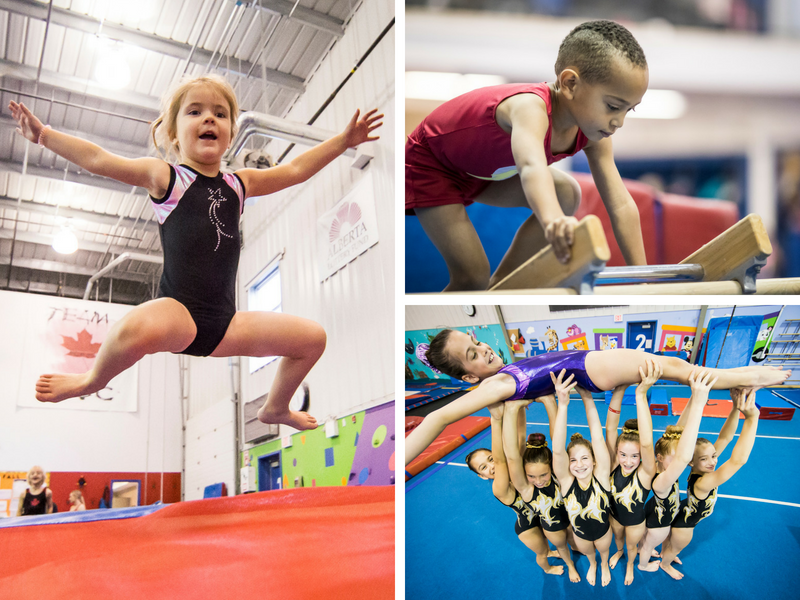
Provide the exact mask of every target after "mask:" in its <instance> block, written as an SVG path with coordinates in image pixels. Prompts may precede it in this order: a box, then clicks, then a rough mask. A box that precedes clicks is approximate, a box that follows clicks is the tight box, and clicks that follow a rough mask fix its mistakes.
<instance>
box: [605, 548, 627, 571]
mask: <svg viewBox="0 0 800 600" xmlns="http://www.w3.org/2000/svg"><path fill="white" fill-rule="evenodd" d="M624 552H625V551H624V550H617V551H616V552H615V553H614V555H613V556H612V557H611V558H609V559H608V566H609V567H611V568H612V569H613V568H614V567H616V566H617V563H618V562H619V559H620V558H622V555H623V554H624Z"/></svg>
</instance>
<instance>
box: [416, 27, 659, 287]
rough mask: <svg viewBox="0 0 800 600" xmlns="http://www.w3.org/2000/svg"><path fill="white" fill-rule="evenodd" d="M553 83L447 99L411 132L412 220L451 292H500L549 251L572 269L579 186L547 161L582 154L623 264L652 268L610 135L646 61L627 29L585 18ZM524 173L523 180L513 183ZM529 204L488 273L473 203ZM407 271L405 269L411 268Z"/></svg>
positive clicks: (564, 48) (564, 47) (637, 89)
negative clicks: (440, 261) (470, 210)
mask: <svg viewBox="0 0 800 600" xmlns="http://www.w3.org/2000/svg"><path fill="white" fill-rule="evenodd" d="M555 75H556V78H555V80H554V81H553V82H551V83H521V84H508V85H500V86H492V87H487V88H482V89H478V90H475V91H472V92H468V93H466V94H464V95H462V96H459V97H457V98H454V99H453V100H450V101H448V102H445V103H444V104H442V105H441V106H439V107H438V108H437V109H436V110H434V111H433V112H432V113H431V114H430V115H428V116H427V117H426V118H425V120H424V121H422V123H420V125H419V126H418V127H417V128H416V129H415V130H414V131H413V132H412V133H411V135H409V136H408V141H407V143H406V155H405V164H406V214H411V215H414V214H415V215H416V216H417V218H418V219H419V222H420V225H421V226H422V229H423V230H424V231H425V234H426V235H427V236H428V237H429V238H430V239H431V241H432V242H433V244H434V246H436V249H437V250H438V251H439V253H440V254H441V255H442V257H443V258H444V260H445V263H446V264H447V270H448V272H449V275H450V282H449V284H448V285H447V287H446V288H445V290H449V291H455V290H480V289H485V288H486V287H487V286H491V285H494V284H495V283H498V282H499V281H501V280H502V279H503V278H504V277H505V276H506V275H508V274H509V273H511V272H512V271H513V270H514V269H515V268H516V267H518V266H519V265H521V264H522V263H523V262H524V261H525V260H527V259H528V258H530V257H531V256H533V255H534V254H535V253H536V252H537V251H539V250H540V249H541V248H543V247H544V246H545V245H547V244H552V245H553V250H554V252H555V254H556V256H557V257H558V258H559V259H560V260H561V261H562V262H567V260H569V257H570V246H571V245H572V243H573V234H574V229H575V226H576V225H577V222H578V221H577V220H576V219H575V217H573V216H572V215H573V214H574V213H575V210H576V209H577V208H578V204H579V203H580V187H579V186H578V183H577V182H576V181H575V180H574V179H573V178H572V177H570V176H569V175H567V174H566V173H564V172H563V171H559V170H557V169H554V168H552V167H549V165H551V164H552V163H554V162H556V161H558V160H561V159H563V158H566V157H568V156H572V155H574V154H576V153H577V152H579V151H580V150H583V151H584V153H585V154H586V157H587V159H588V161H589V167H590V168H591V171H592V175H593V177H594V181H595V183H596V185H597V188H598V190H599V191H600V196H601V197H602V200H603V203H604V204H605V206H606V208H607V209H608V214H609V217H610V219H611V225H612V227H613V229H614V235H615V236H616V239H617V242H618V243H619V246H620V249H621V250H622V255H623V257H624V258H625V262H626V263H627V264H629V265H643V264H646V259H645V253H644V242H643V240H642V231H641V224H640V222H639V211H638V209H637V208H636V205H635V204H634V202H633V198H632V197H631V195H630V193H629V192H628V190H627V189H626V188H625V185H624V183H623V182H622V179H621V178H620V175H619V172H618V171H617V167H616V165H615V163H614V152H613V149H612V146H611V139H610V138H611V136H612V135H613V134H614V133H615V132H616V131H617V130H618V129H619V128H620V127H622V125H623V123H624V122H625V117H626V115H627V114H628V112H629V111H631V110H633V108H634V107H635V106H636V105H637V104H639V103H640V102H641V100H642V96H644V93H645V92H646V91H647V85H648V77H649V75H648V70H647V61H646V59H645V56H644V52H643V51H642V48H641V47H640V46H639V44H638V43H637V41H636V40H635V39H634V37H633V36H632V35H631V33H630V32H629V31H628V30H627V29H625V28H624V27H622V26H621V25H618V24H617V23H614V22H613V21H590V22H587V23H583V24H582V25H579V26H578V27H576V28H575V29H573V30H572V31H571V32H570V33H569V34H568V35H567V36H566V37H565V38H564V40H563V42H562V43H561V46H560V48H559V51H558V57H557V59H556V64H555ZM517 174H519V177H518V178H517V177H515V175H517ZM473 202H480V203H482V204H487V205H490V206H499V207H526V208H530V209H531V211H532V212H533V214H532V215H531V216H530V217H528V219H527V220H526V221H524V222H523V223H522V225H521V226H520V227H519V229H518V230H517V233H516V235H515V236H514V239H513V241H512V242H511V246H510V247H509V249H508V251H507V252H506V254H505V256H504V257H503V259H502V261H501V262H500V264H499V266H498V267H497V270H496V271H495V272H494V274H493V275H492V276H491V280H490V267H489V260H488V259H487V257H486V253H485V252H484V249H483V245H482V244H481V240H480V239H479V238H478V234H477V233H476V231H475V228H474V226H473V225H472V223H471V222H470V219H469V216H468V215H467V212H466V206H468V205H470V204H472V203H473ZM407 268H408V267H407Z"/></svg>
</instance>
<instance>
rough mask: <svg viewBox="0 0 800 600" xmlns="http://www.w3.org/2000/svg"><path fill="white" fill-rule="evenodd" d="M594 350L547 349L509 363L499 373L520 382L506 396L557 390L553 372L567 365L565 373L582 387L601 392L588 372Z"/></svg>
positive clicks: (511, 398) (544, 394)
mask: <svg viewBox="0 0 800 600" xmlns="http://www.w3.org/2000/svg"><path fill="white" fill-rule="evenodd" d="M589 352H591V350H564V351H562V352H547V353H546V354H539V355H537V356H531V357H528V358H523V359H522V360H518V361H517V362H515V363H514V364H511V365H506V366H505V367H503V368H502V369H500V370H499V371H498V373H507V374H508V375H511V376H512V377H513V378H514V381H516V383H517V391H516V393H515V394H514V395H513V396H511V397H510V398H506V400H519V399H521V398H525V399H533V398H538V397H539V396H546V395H547V394H552V393H554V392H555V386H554V385H553V380H552V379H550V372H551V371H552V372H553V373H555V374H558V373H559V372H561V369H566V370H567V373H566V376H565V378H566V377H569V375H575V381H577V382H578V385H579V386H581V387H582V388H585V389H587V390H589V391H590V392H592V393H597V392H602V391H604V390H601V389H600V388H599V387H597V386H596V385H595V384H594V382H593V381H592V380H591V379H590V378H589V375H588V374H587V373H586V367H585V363H586V355H587V354H588V353H589Z"/></svg>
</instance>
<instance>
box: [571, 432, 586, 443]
mask: <svg viewBox="0 0 800 600" xmlns="http://www.w3.org/2000/svg"><path fill="white" fill-rule="evenodd" d="M582 439H583V436H582V435H581V434H580V433H573V434H572V437H570V438H569V440H570V441H571V442H574V441H575V440H582Z"/></svg>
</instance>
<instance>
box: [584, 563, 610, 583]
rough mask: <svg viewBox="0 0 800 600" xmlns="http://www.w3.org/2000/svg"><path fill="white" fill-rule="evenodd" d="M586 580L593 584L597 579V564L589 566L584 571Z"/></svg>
mask: <svg viewBox="0 0 800 600" xmlns="http://www.w3.org/2000/svg"><path fill="white" fill-rule="evenodd" d="M609 579H610V575H609ZM586 581H588V582H589V585H594V582H595V581H597V565H590V566H589V570H588V571H586Z"/></svg>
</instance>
